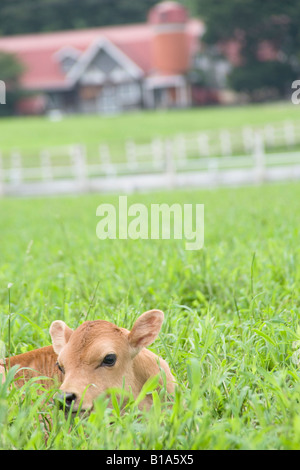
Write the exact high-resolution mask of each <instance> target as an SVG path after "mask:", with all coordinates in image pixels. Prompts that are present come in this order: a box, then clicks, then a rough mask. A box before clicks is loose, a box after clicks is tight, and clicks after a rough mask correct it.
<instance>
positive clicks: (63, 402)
mask: <svg viewBox="0 0 300 470" xmlns="http://www.w3.org/2000/svg"><path fill="white" fill-rule="evenodd" d="M76 398H77V395H76V394H75V393H69V392H65V393H59V394H58V395H56V396H55V401H56V402H57V403H58V405H59V407H60V408H61V409H63V408H64V407H65V408H66V409H67V410H69V409H70V408H71V406H72V403H73V402H75V400H76Z"/></svg>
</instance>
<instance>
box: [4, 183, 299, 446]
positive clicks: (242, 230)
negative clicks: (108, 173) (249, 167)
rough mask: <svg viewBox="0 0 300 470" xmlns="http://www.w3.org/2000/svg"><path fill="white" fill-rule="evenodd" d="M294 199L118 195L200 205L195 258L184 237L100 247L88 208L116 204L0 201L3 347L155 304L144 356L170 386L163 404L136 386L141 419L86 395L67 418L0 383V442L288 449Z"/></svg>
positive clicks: (286, 194)
mask: <svg viewBox="0 0 300 470" xmlns="http://www.w3.org/2000/svg"><path fill="white" fill-rule="evenodd" d="M299 196H300V185H299V184H294V183H293V184H292V183H291V184H278V185H270V186H258V187H250V188H236V189H218V190H211V191H173V192H160V193H152V194H140V195H130V196H129V199H128V204H130V203H133V202H141V203H144V204H146V205H147V206H149V205H150V204H151V203H162V202H166V203H169V204H172V203H181V204H184V203H203V204H204V205H205V246H204V248H203V250H200V251H187V250H185V240H105V241H103V240H102V241H100V240H99V239H98V238H97V236H96V225H97V222H98V219H97V217H96V208H97V206H98V205H99V204H100V203H103V202H110V203H114V204H117V202H118V198H117V196H102V195H101V196H100V195H85V196H76V197H65V198H48V199H47V198H38V199H2V200H0V214H1V231H0V247H1V248H0V314H1V323H0V339H1V340H2V341H3V342H4V344H5V345H6V348H8V344H9V341H10V349H11V351H12V353H13V354H18V353H22V352H25V351H28V350H30V349H34V348H37V347H41V346H44V345H46V344H49V343H50V337H49V332H48V330H49V326H50V324H51V322H52V321H53V320H55V319H63V320H64V321H65V322H66V323H67V324H68V325H69V326H70V327H72V328H76V327H77V326H78V325H79V324H80V323H81V322H82V321H84V320H85V319H89V320H92V319H96V318H102V319H105V320H109V321H112V322H114V323H116V324H117V325H119V326H122V327H126V328H130V327H131V325H132V324H133V323H134V321H135V319H136V318H137V316H138V315H139V314H141V313H142V312H143V311H145V310H148V309H151V308H159V309H162V310H163V311H164V312H165V322H164V324H163V327H162V331H161V333H160V335H159V338H158V339H157V340H156V341H155V343H154V344H153V345H152V346H151V347H150V349H152V350H153V351H154V352H156V353H157V354H159V355H161V356H162V357H163V358H165V359H166V360H167V361H168V363H169V364H170V367H171V369H172V372H173V374H174V376H175V378H176V380H177V383H178V387H177V390H176V393H175V396H174V397H173V398H172V401H171V406H169V405H170V402H168V401H167V399H166V396H165V394H164V390H162V391H161V392H156V391H154V388H155V384H154V383H149V384H147V389H146V390H144V391H143V392H144V393H146V392H148V393H152V394H153V402H154V404H153V407H152V408H151V410H150V411H149V412H142V413H141V412H139V410H138V408H137V403H136V402H134V400H133V399H130V400H129V402H128V404H127V406H126V407H125V410H124V412H123V413H122V412H121V411H120V407H119V404H118V401H117V400H116V399H113V408H112V409H110V408H108V407H107V399H106V398H105V397H99V399H98V400H97V402H96V403H95V409H94V411H93V412H92V413H91V414H90V415H88V416H85V417H82V416H77V417H75V418H74V420H73V422H72V423H71V422H70V420H68V418H65V416H64V415H63V413H62V411H58V410H56V409H55V408H54V407H53V405H52V402H51V397H52V395H53V393H54V391H55V390H50V391H48V392H47V391H44V394H42V395H41V394H40V388H41V386H40V385H38V384H36V382H35V381H32V382H31V383H28V384H26V385H25V386H24V387H23V388H21V389H17V388H15V387H11V386H10V384H11V382H12V380H13V377H12V375H11V374H10V375H9V376H8V378H7V381H6V383H5V384H4V386H2V387H1V386H0V448H1V449H71V448H72V449H299V448H300V432H299V431H300V418H299V411H300V404H299V399H300V371H299V366H298V363H297V360H296V359H297V348H298V347H299V346H297V344H298V343H297V341H299V340H300V329H299V305H300V300H299V285H300V283H299V281H300V268H299V256H300V248H299V247H300V245H299V235H300V228H299V223H298V213H299V200H300V197H299ZM9 283H12V284H13V285H12V286H11V287H10V289H9V292H10V302H8V287H7V286H8V284H9ZM9 303H10V306H9ZM9 325H10V335H9ZM45 401H47V402H48V401H49V404H48V405H45Z"/></svg>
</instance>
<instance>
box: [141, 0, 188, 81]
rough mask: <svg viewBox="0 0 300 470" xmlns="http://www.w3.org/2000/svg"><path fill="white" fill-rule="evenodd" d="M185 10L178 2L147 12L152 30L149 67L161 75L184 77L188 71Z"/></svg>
mask: <svg viewBox="0 0 300 470" xmlns="http://www.w3.org/2000/svg"><path fill="white" fill-rule="evenodd" d="M187 20H188V14H187V11H186V9H185V8H184V7H183V6H182V5H180V4H179V3H177V2H162V3H158V4H157V5H155V6H154V7H153V8H152V9H151V10H150V12H149V15H148V21H149V23H150V24H151V25H152V28H153V39H152V66H153V71H155V72H157V73H159V74H161V75H177V74H184V73H186V72H187V71H188V69H189V53H188V40H187V35H186V28H185V27H186V22H187Z"/></svg>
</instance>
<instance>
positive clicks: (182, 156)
mask: <svg viewBox="0 0 300 470" xmlns="http://www.w3.org/2000/svg"><path fill="white" fill-rule="evenodd" d="M176 148H177V157H178V158H177V161H178V164H179V165H180V166H181V167H184V166H185V164H186V153H187V152H186V140H185V136H184V135H182V134H179V135H178V136H177V137H176Z"/></svg>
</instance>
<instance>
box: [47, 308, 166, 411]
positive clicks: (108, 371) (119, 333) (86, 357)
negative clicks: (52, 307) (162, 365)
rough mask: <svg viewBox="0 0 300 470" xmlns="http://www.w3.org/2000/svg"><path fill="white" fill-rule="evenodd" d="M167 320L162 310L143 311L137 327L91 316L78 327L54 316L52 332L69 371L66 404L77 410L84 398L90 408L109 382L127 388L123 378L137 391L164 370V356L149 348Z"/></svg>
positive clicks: (85, 406) (62, 365)
mask: <svg viewBox="0 0 300 470" xmlns="http://www.w3.org/2000/svg"><path fill="white" fill-rule="evenodd" d="M162 322H163V313H162V312H161V311H160V310H150V311H148V312H145V313H143V314H142V315H141V316H140V317H139V318H138V319H137V320H136V322H135V324H134V325H133V328H132V330H131V331H128V330H126V329H124V328H119V327H117V326H116V325H114V324H112V323H110V322H107V321H104V320H96V321H86V322H84V323H83V324H82V325H81V326H79V327H78V328H77V329H76V330H74V331H73V330H71V328H69V327H68V326H67V325H66V324H65V323H64V322H63V321H60V320H57V321H54V322H53V323H52V324H51V327H50V335H51V338H52V344H53V348H54V351H55V352H56V354H57V355H58V358H57V360H58V367H59V368H60V370H61V371H62V372H63V383H62V385H61V387H60V390H61V392H62V398H64V400H65V405H66V406H67V407H70V406H71V405H72V407H73V411H76V410H77V409H78V407H79V404H81V409H82V410H88V409H90V408H91V407H92V404H93V400H94V399H95V398H96V397H97V396H99V395H100V394H101V393H103V392H104V391H105V390H107V389H108V388H112V387H118V388H122V385H123V381H124V383H125V388H126V389H127V390H129V389H130V388H131V389H132V392H133V395H134V396H137V395H138V393H139V392H140V390H141V388H142V386H143V384H144V382H145V381H146V379H147V377H150V376H151V375H155V374H157V373H158V372H159V367H158V365H157V360H158V357H157V356H155V355H154V354H153V353H151V352H150V351H148V350H146V349H144V348H145V347H147V346H149V345H150V344H151V343H152V342H153V341H154V340H155V339H156V337H157V335H158V333H159V331H160V329H161V325H162ZM149 354H150V356H149ZM163 362H164V361H163ZM146 369H147V370H146ZM151 369H152V370H151Z"/></svg>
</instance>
